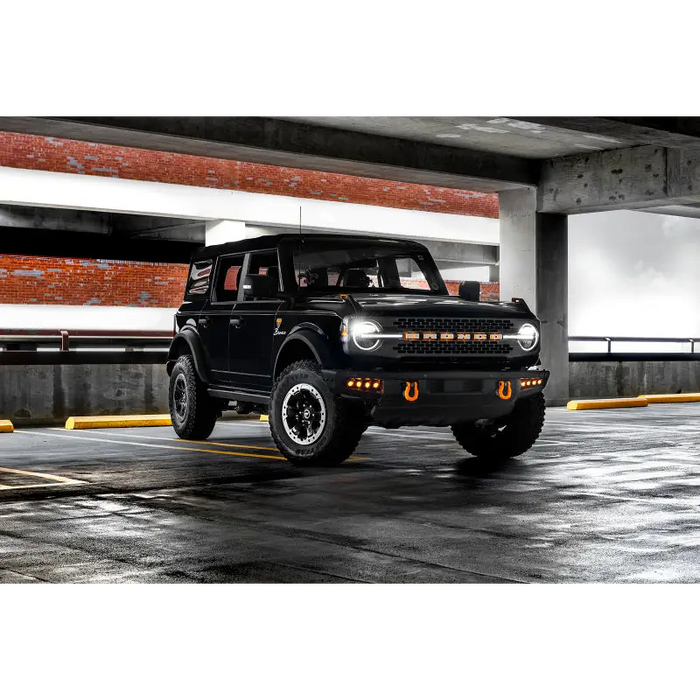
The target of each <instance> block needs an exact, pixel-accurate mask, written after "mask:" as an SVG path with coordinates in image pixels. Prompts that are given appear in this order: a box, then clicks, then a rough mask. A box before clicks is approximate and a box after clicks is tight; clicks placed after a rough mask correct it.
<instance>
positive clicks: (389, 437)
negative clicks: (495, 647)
mask: <svg viewBox="0 0 700 700" xmlns="http://www.w3.org/2000/svg"><path fill="white" fill-rule="evenodd" d="M699 437H700V405H697V404H679V405H667V406H650V407H648V408H643V409H618V410H607V411H578V412H567V411H566V410H565V409H560V408H556V409H549V410H548V413H547V423H546V426H545V430H544V432H543V435H542V438H541V439H540V441H539V442H538V443H537V444H536V446H535V447H534V448H533V449H532V450H531V451H530V452H528V453H527V454H526V455H524V456H523V457H521V458H520V459H517V460H512V461H510V462H507V463H505V464H502V465H493V464H491V465H490V464H484V463H482V462H481V461H479V460H477V459H474V458H471V457H469V456H468V455H467V454H466V453H465V452H464V451H463V450H462V449H461V448H460V447H459V445H458V444H457V443H456V442H455V441H454V440H453V438H452V436H451V434H450V433H449V431H448V430H447V429H442V428H402V429H400V430H398V431H386V430H383V429H381V428H375V427H372V428H370V429H369V430H368V432H367V433H366V434H365V436H364V437H363V439H362V442H361V443H360V447H359V449H358V451H357V452H356V454H355V457H354V458H352V459H351V460H350V461H348V462H346V463H345V464H343V465H342V466H340V467H335V468H326V469H322V468H316V469H309V468H297V467H294V466H292V465H290V464H289V463H288V462H286V461H285V460H283V459H282V458H281V456H280V455H279V453H278V452H277V451H276V450H275V448H274V445H273V442H272V439H271V437H270V433H269V427H268V425H267V424H266V423H262V422H258V421H231V422H220V423H219V424H218V425H217V427H216V429H215V431H214V433H213V435H212V437H211V438H210V439H209V440H208V441H207V442H205V443H199V442H186V441H182V440H178V439H177V438H176V436H175V434H174V432H173V431H172V429H171V428H135V429H128V430H127V429H122V430H117V429H112V430H90V431H65V430H63V429H47V428H44V429H39V428H28V429H20V430H17V432H15V433H13V434H5V435H0V582H6V583H20V582H115V583H121V582H124V583H126V582H180V583H183V582H184V583H191V582H213V583H225V582H294V583H308V582H350V581H360V582H391V583H397V582H415V583H419V582H420V583H439V582H463V583H468V582H474V583H502V582H697V581H700V448H699V446H698V438H699Z"/></svg>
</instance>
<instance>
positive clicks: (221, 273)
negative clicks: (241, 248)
mask: <svg viewBox="0 0 700 700" xmlns="http://www.w3.org/2000/svg"><path fill="white" fill-rule="evenodd" d="M242 269H243V256H242V255H232V256H230V257H225V258H221V261H220V262H219V270H218V272H217V274H216V299H215V300H216V301H236V299H237V298H238V286H239V284H240V282H241V270H242Z"/></svg>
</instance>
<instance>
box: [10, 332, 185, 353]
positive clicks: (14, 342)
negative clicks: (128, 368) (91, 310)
mask: <svg viewBox="0 0 700 700" xmlns="http://www.w3.org/2000/svg"><path fill="white" fill-rule="evenodd" d="M172 337H173V333H172V331H85V330H82V331H81V330H62V329H61V330H44V329H42V330H27V329H16V328H11V329H1V328H0V350H2V351H5V352H12V351H18V350H39V349H42V350H59V351H60V352H70V351H71V350H78V349H85V348H103V347H112V348H113V347H124V348H125V349H127V350H137V349H145V348H149V349H153V348H158V349H160V348H167V347H168V346H169V345H170V341H171V340H172Z"/></svg>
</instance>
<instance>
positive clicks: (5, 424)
mask: <svg viewBox="0 0 700 700" xmlns="http://www.w3.org/2000/svg"><path fill="white" fill-rule="evenodd" d="M14 430H15V426H14V425H12V421H9V420H0V433H13V432H14Z"/></svg>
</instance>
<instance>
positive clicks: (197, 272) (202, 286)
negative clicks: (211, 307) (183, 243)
mask: <svg viewBox="0 0 700 700" xmlns="http://www.w3.org/2000/svg"><path fill="white" fill-rule="evenodd" d="M213 266H214V263H213V261H212V260H195V262H193V263H192V265H190V276H189V277H188V279H187V288H186V289H185V296H186V297H199V296H203V295H205V294H206V293H207V292H208V291H209V282H210V280H211V271H212V268H213Z"/></svg>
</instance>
